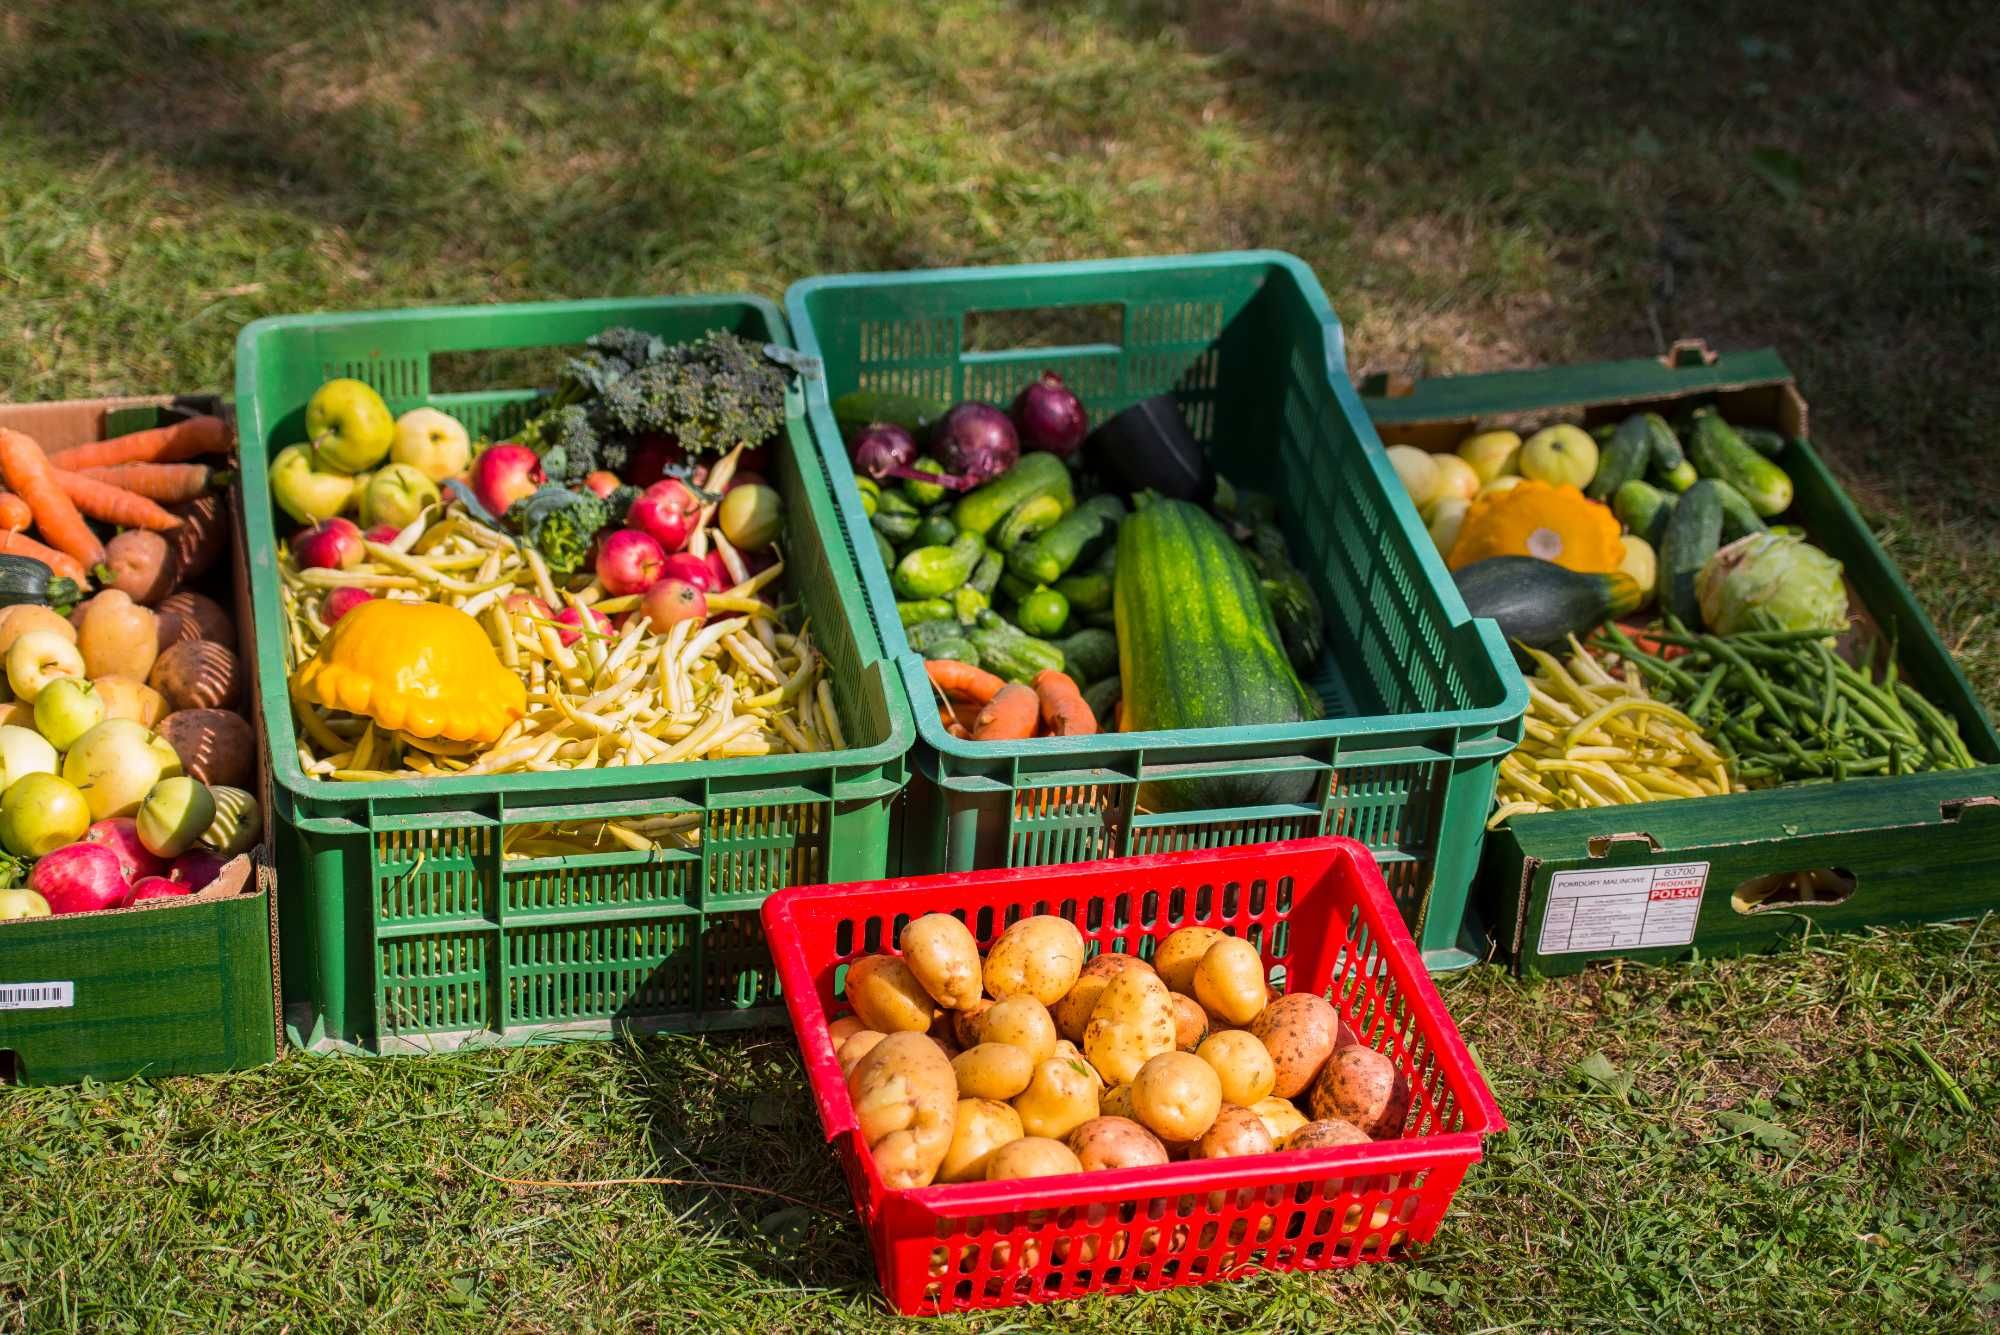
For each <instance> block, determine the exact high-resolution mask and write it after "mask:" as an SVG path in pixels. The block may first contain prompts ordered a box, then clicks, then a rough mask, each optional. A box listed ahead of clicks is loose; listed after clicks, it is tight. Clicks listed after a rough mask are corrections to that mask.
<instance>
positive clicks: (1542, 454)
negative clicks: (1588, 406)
mask: <svg viewBox="0 0 2000 1335" xmlns="http://www.w3.org/2000/svg"><path fill="white" fill-rule="evenodd" d="M1519 463H1520V468H1521V476H1522V477H1526V478H1532V479H1534V480H1535V481H1537V482H1546V483H1548V484H1549V485H1550V486H1552V487H1560V486H1563V485H1565V484H1567V485H1569V486H1572V487H1587V486H1589V485H1590V479H1592V478H1593V477H1596V476H1597V442H1596V441H1594V440H1592V439H1591V438H1590V433H1589V432H1588V431H1585V430H1584V429H1583V428H1582V427H1579V426H1568V425H1563V426H1550V427H1543V428H1542V429H1541V430H1540V431H1537V432H1536V433H1535V434H1534V435H1532V436H1530V437H1528V439H1527V440H1526V441H1525V442H1524V443H1523V444H1522V446H1521V454H1520V460H1519Z"/></svg>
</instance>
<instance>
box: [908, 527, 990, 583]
mask: <svg viewBox="0 0 2000 1335" xmlns="http://www.w3.org/2000/svg"><path fill="white" fill-rule="evenodd" d="M985 554H986V542H985V539H983V538H981V537H980V536H979V535H978V534H977V533H961V534H959V535H958V536H957V537H955V538H953V539H952V540H951V543H950V545H948V546H947V545H943V544H939V545H934V546H929V547H919V548H917V549H916V550H914V551H912V552H908V553H906V554H905V555H904V557H903V559H902V560H900V561H898V562H896V570H895V575H894V580H893V582H894V584H895V586H896V592H897V593H898V594H900V595H901V596H903V597H905V598H941V597H943V596H944V595H945V594H947V593H950V592H951V591H952V590H953V589H955V588H957V587H958V586H959V585H961V584H963V583H965V581H966V580H968V579H970V578H971V577H972V572H973V570H974V569H975V568H976V567H977V566H978V565H979V558H980V557H982V556H984V555H985Z"/></svg>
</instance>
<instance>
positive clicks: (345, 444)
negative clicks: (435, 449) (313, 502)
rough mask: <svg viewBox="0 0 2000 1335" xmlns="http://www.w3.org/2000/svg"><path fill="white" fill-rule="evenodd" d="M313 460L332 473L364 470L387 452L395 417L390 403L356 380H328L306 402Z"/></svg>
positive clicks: (307, 427)
mask: <svg viewBox="0 0 2000 1335" xmlns="http://www.w3.org/2000/svg"><path fill="white" fill-rule="evenodd" d="M306 435H307V437H308V438H310V439H311V441H312V448H313V463H314V464H315V465H317V466H318V467H319V468H321V469H325V470H327V471H330V472H335V473H363V472H366V471H367V470H369V469H371V468H373V467H374V466H375V465H376V464H379V463H381V462H382V460H383V459H385V458H387V457H388V455H389V447H390V446H391V445H394V444H395V443H396V419H395V418H394V417H392V416H390V415H389V405H388V404H386V403H384V402H382V396H381V395H380V394H377V393H376V392H375V391H374V390H373V389H371V388H369V387H368V386H367V385H364V384H362V383H361V382H360V381H359V380H346V379H342V380H329V381H327V382H326V383H325V384H324V385H321V386H320V387H319V388H318V389H316V390H314V391H313V396H312V398H311V399H309V400H307V402H306Z"/></svg>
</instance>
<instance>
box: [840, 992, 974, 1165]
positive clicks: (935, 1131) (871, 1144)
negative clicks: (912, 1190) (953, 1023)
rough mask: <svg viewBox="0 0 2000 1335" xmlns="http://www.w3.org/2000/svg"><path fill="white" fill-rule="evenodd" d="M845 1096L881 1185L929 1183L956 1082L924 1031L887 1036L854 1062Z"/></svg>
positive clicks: (949, 1123)
mask: <svg viewBox="0 0 2000 1335" xmlns="http://www.w3.org/2000/svg"><path fill="white" fill-rule="evenodd" d="M853 1042H854V1040H853V1039H849V1040H848V1045H849V1046H852V1045H853ZM847 1095H848V1097H849V1098H850V1099H852V1100H853V1102H854V1117H855V1122H856V1128H857V1130H858V1131H859V1132H860V1135H861V1143H862V1144H864V1145H866V1146H867V1147H868V1152H869V1153H870V1154H871V1155H872V1156H873V1157H874V1160H875V1171H876V1172H877V1173H879V1174H880V1175H881V1178H882V1181H883V1183H884V1184H885V1185H887V1186H890V1187H894V1188H899V1189H900V1188H904V1187H922V1186H928V1185H929V1184H930V1182H931V1180H932V1179H933V1178H934V1177H936V1176H937V1170H938V1165H939V1164H941V1163H943V1162H944V1156H945V1153H946V1151H948V1150H949V1149H950V1148H951V1138H952V1133H953V1131H954V1130H955V1128H956V1125H957V1110H958V1081H957V1080H956V1079H955V1078H954V1077H953V1076H952V1072H951V1063H950V1062H948V1061H946V1060H945V1056H944V1052H943V1050H942V1049H941V1048H939V1047H938V1045H937V1044H936V1043H933V1042H932V1041H931V1040H930V1036H929V1035H927V1034H920V1033H911V1032H909V1031H904V1032H902V1033H896V1034H890V1035H889V1036H888V1037H886V1038H884V1039H883V1040H882V1041H881V1042H879V1043H877V1044H875V1046H874V1047H872V1048H870V1049H869V1050H868V1054H867V1055H866V1056H864V1057H863V1058H862V1059H861V1060H860V1061H859V1062H857V1063H855V1066H854V1069H853V1070H852V1071H850V1072H849V1073H848V1076H847Z"/></svg>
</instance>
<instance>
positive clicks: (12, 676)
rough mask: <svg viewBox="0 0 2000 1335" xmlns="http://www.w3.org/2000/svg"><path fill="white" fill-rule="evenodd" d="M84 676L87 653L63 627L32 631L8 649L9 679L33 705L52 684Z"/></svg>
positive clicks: (21, 697)
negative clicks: (77, 646)
mask: <svg viewBox="0 0 2000 1335" xmlns="http://www.w3.org/2000/svg"><path fill="white" fill-rule="evenodd" d="M82 675H83V655H82V654H80V653H78V652H77V651H76V645H75V644H74V643H73V642H72V641H71V640H70V639H69V638H68V637H67V636H65V635H64V634H63V633H62V632H61V631H59V630H31V631H29V632H28V633H27V634H26V635H23V636H22V637H21V638H20V639H18V640H16V641H14V646H13V648H11V649H9V650H8V651H7V682H8V684H9V685H11V686H12V687H13V688H14V695H15V697H16V698H17V699H21V700H26V701H28V702H29V703H30V704H32V703H34V699H35V697H36V696H38V695H40V694H41V693H42V690H43V688H45V687H46V686H48V685H49V683H51V682H54V681H59V680H61V679H62V678H64V677H81V676H82Z"/></svg>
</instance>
